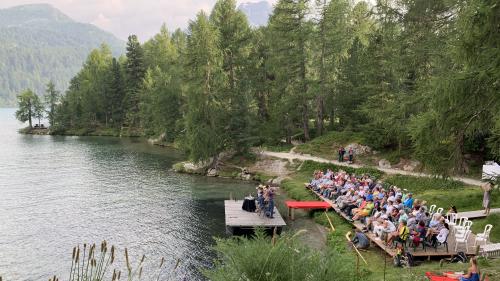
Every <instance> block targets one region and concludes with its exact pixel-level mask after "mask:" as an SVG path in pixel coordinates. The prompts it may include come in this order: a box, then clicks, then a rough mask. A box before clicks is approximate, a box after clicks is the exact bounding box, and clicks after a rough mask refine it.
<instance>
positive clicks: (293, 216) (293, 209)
mask: <svg viewBox="0 0 500 281" xmlns="http://www.w3.org/2000/svg"><path fill="white" fill-rule="evenodd" d="M292 220H293V221H294V220H295V208H292Z"/></svg>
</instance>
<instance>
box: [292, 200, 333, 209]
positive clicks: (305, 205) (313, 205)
mask: <svg viewBox="0 0 500 281" xmlns="http://www.w3.org/2000/svg"><path fill="white" fill-rule="evenodd" d="M285 204H286V206H287V207H288V208H293V209H330V208H331V207H332V206H331V205H330V204H329V203H328V202H324V201H285Z"/></svg>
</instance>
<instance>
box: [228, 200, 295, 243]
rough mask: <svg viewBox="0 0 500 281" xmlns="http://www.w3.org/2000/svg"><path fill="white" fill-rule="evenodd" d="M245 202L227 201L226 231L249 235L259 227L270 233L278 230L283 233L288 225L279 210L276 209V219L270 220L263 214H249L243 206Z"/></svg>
mask: <svg viewBox="0 0 500 281" xmlns="http://www.w3.org/2000/svg"><path fill="white" fill-rule="evenodd" d="M242 205H243V200H225V201H224V210H225V216H226V231H227V232H228V233H230V234H233V235H239V234H248V233H251V232H253V230H254V229H255V228H257V227H262V228H264V229H266V230H268V231H273V230H274V228H276V229H277V232H278V234H279V233H281V230H282V228H283V226H285V225H286V223H285V221H284V220H283V218H282V217H281V215H280V213H279V211H278V209H277V208H276V207H274V218H272V219H271V218H268V217H266V216H265V215H264V214H263V213H257V212H247V211H244V210H243V209H242V208H241V206H242Z"/></svg>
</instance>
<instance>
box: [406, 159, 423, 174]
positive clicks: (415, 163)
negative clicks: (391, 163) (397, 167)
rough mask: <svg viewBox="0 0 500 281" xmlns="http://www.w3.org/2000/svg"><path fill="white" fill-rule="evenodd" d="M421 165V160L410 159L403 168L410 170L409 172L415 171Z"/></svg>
mask: <svg viewBox="0 0 500 281" xmlns="http://www.w3.org/2000/svg"><path fill="white" fill-rule="evenodd" d="M419 166H420V162H419V161H408V163H406V164H405V165H404V166H403V170H405V171H408V172H413V171H415V170H416V169H417V168H418V167H419Z"/></svg>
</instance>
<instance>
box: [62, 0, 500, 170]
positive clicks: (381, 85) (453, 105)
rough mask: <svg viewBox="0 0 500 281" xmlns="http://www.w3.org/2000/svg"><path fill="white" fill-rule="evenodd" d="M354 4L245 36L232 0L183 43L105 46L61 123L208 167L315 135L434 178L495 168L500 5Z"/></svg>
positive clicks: (165, 39) (331, 5) (297, 2)
mask: <svg viewBox="0 0 500 281" xmlns="http://www.w3.org/2000/svg"><path fill="white" fill-rule="evenodd" d="M313 2H314V4H313ZM351 2H352V1H346V0H333V1H310V0H280V1H278V2H277V3H276V5H275V9H274V12H273V14H272V15H271V17H270V21H269V24H268V25H267V26H264V27H261V28H257V29H251V28H250V27H249V25H248V22H247V19H246V18H245V16H244V14H243V13H242V12H241V11H238V10H237V9H236V1H234V0H219V1H217V2H216V4H215V7H214V9H213V11H212V13H211V14H210V16H209V17H208V16H207V15H205V14H204V13H200V14H199V15H197V17H196V19H195V20H194V21H192V22H190V26H189V30H188V32H187V33H184V32H182V31H180V30H177V31H175V32H174V33H172V34H171V33H169V32H168V30H167V29H166V27H165V26H163V27H162V28H161V29H160V32H159V33H158V34H157V35H155V36H154V37H153V38H151V39H150V40H148V41H147V42H145V43H144V44H142V45H141V44H140V43H139V42H138V40H137V38H136V37H135V36H130V38H129V42H128V44H127V57H122V58H120V59H115V60H113V58H112V56H111V52H110V51H109V48H106V47H101V48H100V49H99V50H94V51H92V52H91V54H90V55H89V57H88V59H87V61H86V63H85V64H84V66H83V68H82V70H81V71H80V72H79V73H78V74H77V75H76V76H75V77H74V78H73V80H72V81H71V83H70V87H69V90H68V91H67V93H66V95H65V96H64V98H62V100H61V103H60V106H59V107H58V108H56V113H57V114H56V118H55V123H56V124H55V125H56V127H58V128H61V130H62V131H64V130H65V129H66V130H71V129H80V128H82V127H85V128H88V129H89V130H93V129H94V130H95V129H96V128H104V127H113V128H121V134H122V135H131V134H133V135H146V136H155V137H156V136H161V137H163V141H165V142H172V143H177V144H180V145H181V146H182V147H183V148H184V149H185V150H186V151H187V152H188V153H189V155H190V158H191V160H194V161H206V160H210V159H211V160H212V161H213V163H212V164H213V165H217V159H218V154H219V153H220V152H222V151H225V150H233V151H236V152H237V153H238V154H242V155H244V154H246V153H247V151H248V149H249V147H251V146H259V145H271V146H272V145H276V144H280V143H287V144H288V145H290V144H291V143H292V140H308V139H309V138H310V136H311V135H313V134H314V135H319V136H321V137H319V138H317V139H315V140H313V141H311V142H308V143H306V144H303V145H300V146H299V147H298V148H297V151H298V152H303V153H310V154H315V155H318V156H321V157H326V158H331V159H332V158H335V155H336V150H337V147H335V146H338V145H345V144H346V143H348V142H351V141H352V142H357V143H363V144H367V145H370V146H372V147H373V148H376V149H377V150H380V151H383V153H386V154H387V155H384V156H387V157H388V158H390V160H391V161H392V162H397V161H398V158H399V157H400V156H401V155H404V156H405V157H408V158H409V156H414V157H416V158H418V159H419V160H420V161H421V162H422V164H423V168H424V169H427V171H431V172H433V173H435V174H439V175H448V174H450V173H467V172H470V171H469V170H470V169H469V165H468V163H466V162H472V161H470V160H468V159H467V155H468V154H475V155H474V157H472V158H474V161H475V162H476V163H471V164H473V165H472V166H475V167H478V166H479V165H478V163H479V162H482V160H483V159H499V157H500V156H499V155H500V154H499V151H500V141H499V140H500V134H499V132H500V121H499V120H500V117H499V115H498V112H500V111H499V110H498V109H499V108H500V100H499V97H500V96H499V95H498V92H499V89H498V83H497V81H498V79H499V78H498V73H499V72H498V71H497V68H498V67H497V66H498V60H497V58H498V57H500V56H499V55H498V48H497V47H496V46H498V38H499V37H500V36H498V28H496V27H497V26H498V17H497V14H498V7H497V6H498V5H493V4H492V3H493V2H494V0H488V1H486V2H483V1H480V0H474V1H459V0H436V1H416V0H398V1H386V0H379V1H376V3H366V2H364V1H356V3H355V4H354V3H351ZM372 4H373V5H374V6H372ZM329 131H330V132H329ZM394 150H397V152H394V153H391V152H390V151H394ZM387 151H389V152H387ZM476 156H477V157H476ZM367 158H371V156H367ZM466 160H467V161H466Z"/></svg>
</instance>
